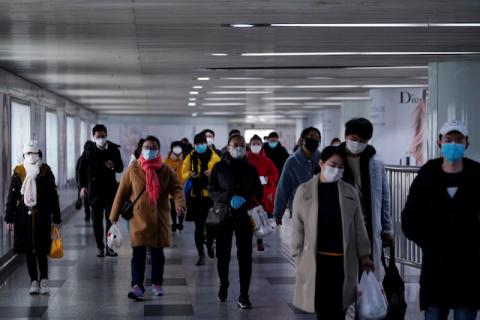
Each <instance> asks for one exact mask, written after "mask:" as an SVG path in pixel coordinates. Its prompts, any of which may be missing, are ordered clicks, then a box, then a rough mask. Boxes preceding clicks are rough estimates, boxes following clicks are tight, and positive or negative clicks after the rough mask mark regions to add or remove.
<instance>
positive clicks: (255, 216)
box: [248, 206, 275, 239]
mask: <svg viewBox="0 0 480 320" xmlns="http://www.w3.org/2000/svg"><path fill="white" fill-rule="evenodd" d="M248 214H249V215H250V217H251V218H252V223H253V232H254V233H255V237H257V238H258V239H263V238H265V237H268V236H269V235H270V234H272V232H273V230H274V229H275V225H274V224H272V223H271V222H270V220H269V219H268V215H267V213H266V212H265V210H264V209H263V207H262V206H256V207H255V208H253V209H251V210H249V211H248Z"/></svg>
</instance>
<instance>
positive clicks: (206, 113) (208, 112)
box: [203, 111, 236, 116]
mask: <svg viewBox="0 0 480 320" xmlns="http://www.w3.org/2000/svg"><path fill="white" fill-rule="evenodd" d="M234 114H236V112H228V111H218V112H217V111H207V112H204V113H203V115H205V116H228V115H234Z"/></svg>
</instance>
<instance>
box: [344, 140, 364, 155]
mask: <svg viewBox="0 0 480 320" xmlns="http://www.w3.org/2000/svg"><path fill="white" fill-rule="evenodd" d="M367 145H368V143H361V142H358V141H352V140H348V139H347V149H348V151H350V152H351V153H353V154H360V153H362V152H363V150H365V148H366V147H367Z"/></svg>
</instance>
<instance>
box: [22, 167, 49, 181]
mask: <svg viewBox="0 0 480 320" xmlns="http://www.w3.org/2000/svg"><path fill="white" fill-rule="evenodd" d="M48 170H50V167H49V166H48V165H47V164H45V163H42V165H41V166H40V173H39V174H38V177H37V179H38V178H41V177H43V176H45V175H46V174H47V172H48ZM13 172H14V173H15V174H16V175H17V176H19V177H20V180H21V181H22V183H23V181H25V178H26V177H27V170H25V166H24V165H23V164H19V165H18V166H16V167H15V170H14V171H13Z"/></svg>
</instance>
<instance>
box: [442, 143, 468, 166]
mask: <svg viewBox="0 0 480 320" xmlns="http://www.w3.org/2000/svg"><path fill="white" fill-rule="evenodd" d="M442 154H443V157H444V158H445V159H447V161H448V162H451V163H453V162H457V161H458V160H460V159H462V158H463V155H464V154H465V145H464V144H460V143H443V144H442Z"/></svg>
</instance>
